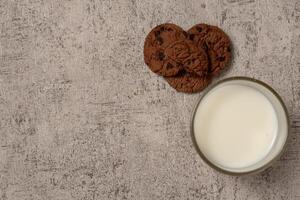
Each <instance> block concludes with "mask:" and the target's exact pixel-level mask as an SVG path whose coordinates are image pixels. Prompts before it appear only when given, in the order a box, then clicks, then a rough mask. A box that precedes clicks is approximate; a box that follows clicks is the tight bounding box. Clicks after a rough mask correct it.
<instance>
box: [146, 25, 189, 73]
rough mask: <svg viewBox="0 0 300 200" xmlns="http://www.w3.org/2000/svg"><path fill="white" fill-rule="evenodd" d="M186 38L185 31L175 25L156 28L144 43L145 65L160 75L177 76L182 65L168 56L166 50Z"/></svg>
mask: <svg viewBox="0 0 300 200" xmlns="http://www.w3.org/2000/svg"><path fill="white" fill-rule="evenodd" d="M185 38H186V33H185V32H184V30H183V29H181V28H180V27H179V26H177V25H175V24H171V23H165V24H161V25H158V26H156V27H155V28H153V29H152V30H151V32H150V33H149V34H148V35H147V37H146V40H145V43H144V60H145V63H146V64H147V65H148V66H149V68H150V69H151V70H152V71H153V72H155V73H157V74H159V75H162V76H174V75H176V74H177V73H178V72H179V71H180V70H181V69H182V64H181V63H178V62H176V61H175V60H173V59H172V58H171V57H170V56H168V55H167V54H166V52H165V50H166V48H167V47H168V46H169V45H171V44H173V43H174V42H176V41H178V40H183V39H185Z"/></svg>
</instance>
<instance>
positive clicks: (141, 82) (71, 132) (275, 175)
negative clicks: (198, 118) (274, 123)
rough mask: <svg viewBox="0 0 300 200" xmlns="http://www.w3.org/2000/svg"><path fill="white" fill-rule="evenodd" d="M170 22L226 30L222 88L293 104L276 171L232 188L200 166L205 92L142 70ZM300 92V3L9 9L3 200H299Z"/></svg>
mask: <svg viewBox="0 0 300 200" xmlns="http://www.w3.org/2000/svg"><path fill="white" fill-rule="evenodd" d="M164 22H174V23H177V24H178V25H180V26H182V27H183V28H185V29H187V28H189V27H191V26H192V25H193V24H195V23H199V22H206V23H210V24H214V25H218V26H220V27H222V28H223V29H224V30H225V31H226V32H227V33H228V34H229V36H230V37H231V39H232V42H233V45H234V51H235V52H234V60H233V64H232V68H231V69H230V70H229V71H228V72H227V73H226V74H224V75H222V76H220V77H219V78H218V79H223V78H225V77H230V76H235V75H244V76H250V77H255V78H258V79H261V80H263V81H265V82H267V83H269V84H270V85H271V86H273V87H274V88H275V89H276V90H277V91H278V92H279V93H280V94H281V95H282V97H283V99H284V101H285V102H286V104H287V107H288V110H289V112H290V117H291V130H292V132H291V133H292V136H291V140H290V141H289V146H288V149H287V151H286V153H285V154H284V155H283V157H282V158H281V159H280V160H279V161H278V162H277V163H276V165H274V166H273V167H272V168H270V169H268V170H267V171H265V172H264V173H262V174H259V175H255V176H249V177H230V176H227V175H223V174H220V173H218V172H216V171H214V170H212V169H210V168H209V167H208V166H207V165H206V164H205V163H203V161H202V160H201V159H200V158H199V156H198V155H197V153H196V151H195V149H194V148H193V146H192V142H191V139H190V136H189V120H190V115H191V111H192V108H193V106H194V104H195V102H196V100H197V99H198V97H199V95H201V93H200V94H194V95H187V94H181V93H177V92H175V91H174V90H173V89H172V88H170V87H169V86H168V85H167V84H166V82H165V81H164V80H163V79H162V78H161V77H158V76H157V75H155V74H153V73H151V72H150V70H149V69H148V68H147V67H146V66H145V64H144V62H143V53H142V52H143V51H142V50H143V41H144V38H145V35H146V34H147V33H148V32H149V31H150V30H151V28H152V27H154V26H155V25H157V24H159V23H164ZM215 81H216V80H215ZM299 85H300V2H299V1H297V0H287V1H280V0H275V1H263V0H261V1H258V0H256V1H255V0H223V1H222V0H214V1H211V0H207V1H200V0H190V1H183V0H182V1H179V0H178V1H171V0H169V1H167V0H165V1H161V0H152V1H135V0H131V1H129V0H128V1H127V0H119V1H116V0H115V1H113V0H111V1H108V0H47V1H46V0H44V1H42V0H19V1H18V0H0V199H1V200H31V199H41V200H69V199H74V200H75V199H76V200H77V199H78V200H79V199H82V200H83V199H101V200H105V199H136V200H141V199H146V200H148V199H149V200H152V199H155V200H158V199H216V200H217V199H224V200H225V199H226V200H227V199H235V200H242V199H248V200H261V199H263V200H273V199H276V200H277V199H284V200H295V199H296V200H299V199H300V142H299V141H300V136H299V134H300V86H299Z"/></svg>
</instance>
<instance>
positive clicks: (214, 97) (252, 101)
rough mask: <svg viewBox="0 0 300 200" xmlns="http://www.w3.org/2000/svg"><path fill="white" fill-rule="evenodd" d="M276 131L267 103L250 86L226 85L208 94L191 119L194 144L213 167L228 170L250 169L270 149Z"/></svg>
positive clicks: (270, 105)
mask: <svg viewBox="0 0 300 200" xmlns="http://www.w3.org/2000/svg"><path fill="white" fill-rule="evenodd" d="M277 129H278V120H277V116H276V112H275V110H274V108H273V106H272V104H271V103H270V101H269V100H268V99H267V98H266V97H265V96H264V95H263V94H262V93H261V92H259V91H258V90H256V89H254V88H251V87H249V86H243V85H238V84H229V85H228V84H227V85H224V86H219V87H216V88H214V89H213V90H212V91H210V92H209V93H208V94H207V95H206V96H205V97H204V98H203V100H202V101H201V103H200V104H199V107H198V108H197V111H196V114H195V118H194V134H195V139H196V142H197V144H198V146H199V148H200V150H201V151H202V153H203V154H204V155H205V157H206V158H208V159H209V160H210V161H211V162H212V163H214V164H215V165H217V166H219V167H221V168H227V169H238V168H243V167H247V166H251V165H253V164H255V163H257V162H258V161H260V160H262V159H263V158H264V157H265V156H266V155H267V154H268V152H269V150H270V149H271V147H272V145H273V143H274V141H275V138H276V135H277Z"/></svg>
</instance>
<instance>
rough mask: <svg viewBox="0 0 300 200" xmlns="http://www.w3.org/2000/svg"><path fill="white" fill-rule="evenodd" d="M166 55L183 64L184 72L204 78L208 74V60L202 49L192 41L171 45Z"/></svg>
mask: <svg viewBox="0 0 300 200" xmlns="http://www.w3.org/2000/svg"><path fill="white" fill-rule="evenodd" d="M165 53H166V55H168V56H169V57H170V58H171V59H173V60H175V61H176V62H178V63H182V65H183V68H184V70H186V71H188V72H190V73H194V74H197V75H199V76H204V75H206V74H207V72H208V69H209V68H208V58H207V55H206V53H205V51H204V50H203V49H202V48H199V47H197V46H196V45H195V44H193V42H191V41H190V40H187V39H185V40H178V41H176V42H174V43H172V44H170V45H169V46H168V47H167V48H166V50H165Z"/></svg>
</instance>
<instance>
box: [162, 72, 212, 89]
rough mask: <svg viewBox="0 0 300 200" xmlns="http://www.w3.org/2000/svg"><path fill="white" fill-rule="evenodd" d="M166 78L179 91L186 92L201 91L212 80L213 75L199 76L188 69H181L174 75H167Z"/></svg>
mask: <svg viewBox="0 0 300 200" xmlns="http://www.w3.org/2000/svg"><path fill="white" fill-rule="evenodd" d="M165 79H166V81H167V82H168V83H169V85H170V86H171V87H173V88H174V89H176V90H177V91H178V92H185V93H194V92H199V91H201V90H203V89H204V88H206V87H207V86H208V85H209V83H210V82H211V76H197V75H195V74H192V73H189V72H186V71H181V72H180V73H179V74H177V75H176V76H173V77H165Z"/></svg>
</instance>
